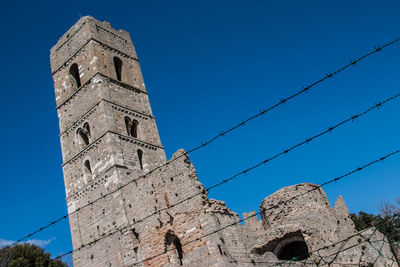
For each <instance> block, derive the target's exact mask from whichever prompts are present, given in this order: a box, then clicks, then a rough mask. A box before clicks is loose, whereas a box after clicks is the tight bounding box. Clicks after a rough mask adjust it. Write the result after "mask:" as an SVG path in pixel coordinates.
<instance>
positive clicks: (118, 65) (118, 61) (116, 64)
mask: <svg viewBox="0 0 400 267" xmlns="http://www.w3.org/2000/svg"><path fill="white" fill-rule="evenodd" d="M114 67H115V74H116V75H117V79H118V81H121V75H122V60H121V59H119V58H118V57H114Z"/></svg>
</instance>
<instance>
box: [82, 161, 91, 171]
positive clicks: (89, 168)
mask: <svg viewBox="0 0 400 267" xmlns="http://www.w3.org/2000/svg"><path fill="white" fill-rule="evenodd" d="M83 166H85V170H86V172H87V173H89V174H92V168H91V167H90V162H89V160H86V161H85V162H84V163H83Z"/></svg>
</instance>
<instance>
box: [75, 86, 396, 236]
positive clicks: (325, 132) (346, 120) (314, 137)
mask: <svg viewBox="0 0 400 267" xmlns="http://www.w3.org/2000/svg"><path fill="white" fill-rule="evenodd" d="M399 96H400V93H399V94H396V95H394V96H392V97H390V98H387V99H386V100H384V101H382V102H379V103H377V104H375V105H373V106H372V107H370V108H368V109H367V110H365V111H363V112H361V113H359V114H357V115H353V116H350V117H349V118H347V119H345V120H344V121H341V122H339V123H337V124H336V125H334V126H332V127H329V128H328V129H327V130H325V131H323V132H321V133H319V134H317V135H314V136H313V137H310V138H306V140H305V141H303V142H300V143H298V144H296V145H294V146H292V147H291V148H289V149H286V150H284V151H283V152H280V153H277V154H275V155H274V156H272V157H270V158H267V159H266V160H263V161H261V162H260V163H258V164H256V165H253V166H251V167H250V168H248V169H246V170H244V171H241V172H238V173H236V174H235V175H233V176H231V177H229V178H228V179H223V180H222V181H221V182H219V183H217V184H215V185H213V186H210V187H208V188H207V189H206V191H207V192H208V191H210V190H211V189H214V188H215V187H218V186H221V185H223V184H226V183H227V182H229V181H231V180H233V179H235V178H237V177H239V176H240V175H244V174H246V173H248V172H249V171H251V170H254V169H256V168H258V167H260V166H262V165H264V164H266V163H267V162H269V161H272V160H273V159H276V158H277V157H279V156H282V155H286V154H287V153H289V152H291V151H292V150H294V149H295V148H297V147H300V146H302V145H305V144H308V143H309V142H311V141H312V140H314V139H316V138H319V137H321V136H323V135H325V134H327V133H331V132H332V131H333V130H335V129H336V128H338V127H340V126H341V125H343V124H345V123H348V122H350V121H351V122H353V121H354V120H355V119H357V118H360V117H361V116H363V115H365V114H367V113H369V112H371V111H372V110H374V109H378V108H381V107H382V106H383V105H384V104H386V103H387V102H389V101H392V100H394V99H396V98H397V97H399ZM201 194H203V193H202V192H199V193H196V194H194V195H192V196H190V197H188V198H185V199H183V200H181V201H178V202H177V203H175V204H173V205H171V206H170V208H172V207H175V206H177V205H179V204H181V203H183V202H185V201H188V200H190V199H192V198H194V197H196V196H198V195H201ZM102 197H105V195H104V196H102ZM92 203H93V202H92ZM87 205H89V204H87ZM87 205H86V206H87ZM80 209H81V208H78V209H77V211H79V210H80ZM167 209H168V208H162V209H158V210H155V211H154V212H153V213H150V214H149V215H147V216H146V217H144V218H142V219H140V220H137V221H135V222H134V223H133V224H131V225H127V226H126V228H128V227H132V226H133V225H135V224H137V223H141V222H143V221H144V220H146V219H147V218H149V217H152V216H155V215H157V214H159V212H161V211H164V210H167ZM115 232H118V231H115ZM104 237H107V236H104Z"/></svg>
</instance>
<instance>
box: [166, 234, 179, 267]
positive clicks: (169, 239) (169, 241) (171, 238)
mask: <svg viewBox="0 0 400 267" xmlns="http://www.w3.org/2000/svg"><path fill="white" fill-rule="evenodd" d="M170 245H173V246H174V247H175V250H176V254H177V256H178V261H179V265H183V262H182V260H183V250H182V244H181V241H179V238H178V237H177V236H176V235H174V234H173V233H172V232H171V231H168V232H167V233H166V234H165V250H166V252H168V251H171V249H170V248H168V247H169V246H170Z"/></svg>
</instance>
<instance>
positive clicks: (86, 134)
mask: <svg viewBox="0 0 400 267" xmlns="http://www.w3.org/2000/svg"><path fill="white" fill-rule="evenodd" d="M77 133H78V135H79V136H80V138H81V140H82V141H83V143H84V144H85V145H86V146H87V145H88V144H89V142H90V140H89V138H90V129H89V123H87V122H86V123H85V124H83V128H79V129H78V130H77Z"/></svg>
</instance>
